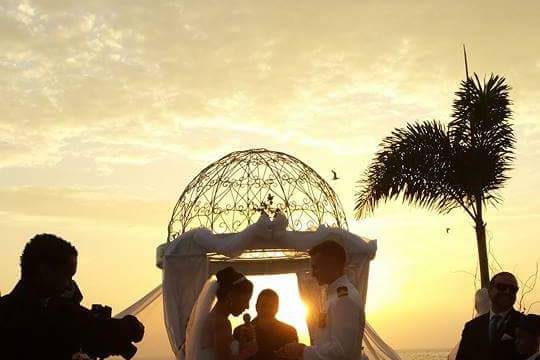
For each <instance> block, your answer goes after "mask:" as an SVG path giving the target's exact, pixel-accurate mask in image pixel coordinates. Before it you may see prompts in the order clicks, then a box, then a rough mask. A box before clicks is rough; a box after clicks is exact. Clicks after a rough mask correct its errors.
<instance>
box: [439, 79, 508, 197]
mask: <svg viewBox="0 0 540 360" xmlns="http://www.w3.org/2000/svg"><path fill="white" fill-rule="evenodd" d="M509 90H510V87H509V86H508V85H507V84H506V80H505V79H504V78H503V77H500V76H496V75H491V76H490V77H489V79H488V80H487V81H486V80H485V79H484V81H480V79H479V77H478V75H477V74H474V77H470V78H468V79H466V80H464V81H463V82H462V83H461V86H460V89H459V90H458V91H457V92H456V96H457V98H456V99H455V101H454V104H453V112H452V121H451V122H450V124H449V126H448V128H449V136H450V142H451V144H452V147H453V149H454V151H455V153H456V157H455V159H454V160H455V163H454V166H453V168H454V170H455V173H454V179H453V181H455V182H458V183H462V184H463V185H464V188H465V189H466V191H467V192H468V193H470V194H484V195H485V196H483V198H484V199H493V198H494V197H495V196H496V195H494V194H491V193H493V192H494V191H496V190H498V189H500V188H501V187H502V185H503V184H504V183H505V181H506V180H507V179H508V176H507V175H506V172H507V170H510V169H511V167H512V162H513V159H514V153H513V151H514V144H515V137H514V132H513V129H512V126H511V125H510V119H511V117H512V111H511V109H510V105H511V101H510V98H509ZM490 194H491V195H490Z"/></svg>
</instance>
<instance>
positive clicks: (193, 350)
mask: <svg viewBox="0 0 540 360" xmlns="http://www.w3.org/2000/svg"><path fill="white" fill-rule="evenodd" d="M218 287H219V284H218V282H217V280H216V278H215V277H213V276H212V277H211V278H210V279H208V280H207V281H206V283H205V284H204V287H203V289H202V290H201V293H200V295H199V298H198V299H197V302H195V305H193V309H192V310H191V315H190V316H189V321H188V325H187V328H186V343H185V346H184V349H185V357H184V359H185V360H197V359H199V352H200V351H201V346H202V340H203V339H202V334H203V330H204V325H205V322H206V318H207V316H208V314H209V313H210V311H211V310H212V306H213V305H214V301H215V299H216V293H217V289H218Z"/></svg>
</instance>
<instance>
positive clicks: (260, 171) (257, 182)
mask: <svg viewBox="0 0 540 360" xmlns="http://www.w3.org/2000/svg"><path fill="white" fill-rule="evenodd" d="M262 211H265V212H266V213H268V214H269V215H270V216H272V215H274V214H275V213H276V212H278V211H281V212H282V213H283V214H284V215H285V216H286V217H287V219H289V226H288V230H296V231H302V230H313V229H314V228H316V227H318V226H319V225H321V224H325V225H329V226H335V227H340V228H344V229H347V219H346V217H345V212H344V211H343V207H342V205H341V203H340V201H339V199H338V197H337V195H336V193H335V192H334V190H333V189H332V188H331V187H330V185H329V184H328V183H327V182H326V181H325V180H324V179H323V178H322V177H321V176H320V175H319V174H317V172H316V171H315V170H313V169H312V168H311V167H310V166H308V165H307V164H305V163H304V162H302V161H301V160H299V159H297V158H295V157H294V156H291V155H288V154H285V153H282V152H277V151H270V150H267V149H251V150H244V151H236V152H233V153H230V154H228V155H226V156H224V157H222V158H221V159H219V160H218V161H216V162H214V163H212V164H210V165H209V166H207V167H206V168H205V169H204V170H202V171H201V172H200V173H199V174H198V175H197V176H196V177H195V178H194V179H193V180H192V181H191V182H190V183H189V184H188V185H187V187H186V188H185V190H184V191H183V193H182V195H181V196H180V198H179V199H178V202H177V203H176V206H175V207H174V211H173V214H172V217H171V220H170V222H169V227H168V240H167V241H168V242H170V241H172V240H173V239H174V238H176V237H177V236H178V235H181V234H183V233H184V232H186V231H188V230H190V229H193V228H197V227H205V228H208V229H210V230H212V231H213V232H214V233H216V234H224V233H234V232H238V231H240V230H242V229H244V228H245V227H247V226H248V225H250V224H252V223H254V222H255V221H257V219H258V217H259V216H260V213H261V212H262Z"/></svg>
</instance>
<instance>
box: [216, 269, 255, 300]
mask: <svg viewBox="0 0 540 360" xmlns="http://www.w3.org/2000/svg"><path fill="white" fill-rule="evenodd" d="M216 277H217V281H218V284H219V288H218V290H217V292H216V296H217V298H218V300H222V299H224V298H225V296H227V294H228V293H229V292H231V291H238V292H240V293H247V292H252V291H253V283H252V282H251V281H249V280H248V279H247V278H246V277H245V276H244V275H242V274H241V273H239V272H238V271H236V270H234V268H233V267H231V266H229V267H226V268H225V269H223V270H220V271H218V272H217V273H216Z"/></svg>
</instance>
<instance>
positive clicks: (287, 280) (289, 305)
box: [231, 274, 309, 344]
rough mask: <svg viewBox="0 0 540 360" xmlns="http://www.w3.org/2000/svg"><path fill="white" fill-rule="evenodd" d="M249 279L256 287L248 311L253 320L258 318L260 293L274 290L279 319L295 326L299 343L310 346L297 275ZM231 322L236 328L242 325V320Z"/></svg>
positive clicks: (236, 319)
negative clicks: (276, 295)
mask: <svg viewBox="0 0 540 360" xmlns="http://www.w3.org/2000/svg"><path fill="white" fill-rule="evenodd" d="M249 279H250V280H251V281H253V285H254V290H253V297H252V298H251V303H250V306H249V310H248V312H249V314H250V315H251V318H252V319H253V318H255V317H256V316H257V312H256V310H255V303H256V302H257V296H258V295H259V293H260V292H261V291H262V290H264V289H272V290H274V291H275V292H277V293H278V295H279V311H278V314H277V316H276V317H277V319H278V320H280V321H283V322H285V323H287V324H289V325H291V326H293V327H294V328H295V329H296V331H297V332H298V338H299V341H300V342H302V343H304V344H309V334H308V330H307V325H306V316H307V314H308V311H307V307H306V306H305V305H304V304H303V303H302V301H301V300H300V294H299V293H298V285H297V281H296V275H294V274H283V275H268V276H267V275H264V276H250V277H249ZM231 322H232V325H233V328H234V327H236V326H238V325H239V324H241V323H242V318H241V317H237V318H232V319H231Z"/></svg>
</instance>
